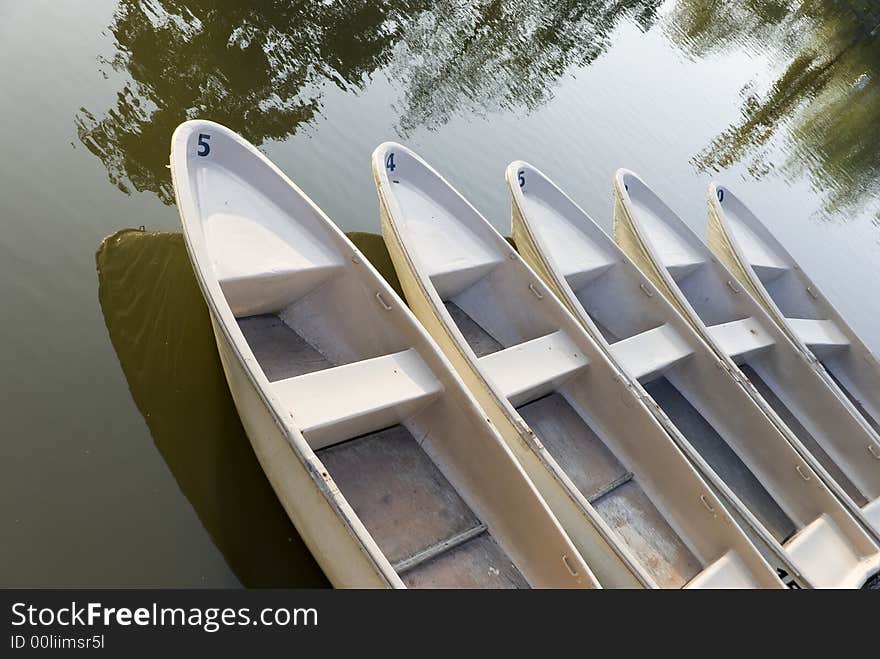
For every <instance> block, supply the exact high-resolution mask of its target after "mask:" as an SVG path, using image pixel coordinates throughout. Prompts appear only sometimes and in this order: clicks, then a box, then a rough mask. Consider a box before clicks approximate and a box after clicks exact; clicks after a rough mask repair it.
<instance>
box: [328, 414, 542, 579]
mask: <svg viewBox="0 0 880 659" xmlns="http://www.w3.org/2000/svg"><path fill="white" fill-rule="evenodd" d="M317 455H318V457H319V458H320V459H321V461H322V462H323V463H324V466H325V467H326V468H327V470H328V471H329V472H330V475H331V476H332V477H333V480H334V481H335V482H336V484H337V485H338V486H339V489H340V490H341V491H342V494H343V496H345V498H346V500H347V501H348V502H349V504H350V505H351V507H352V508H353V509H354V511H355V513H356V514H357V515H358V517H359V518H360V520H361V521H362V522H363V523H364V526H366V528H367V530H368V531H369V532H370V534H371V535H372V536H373V539H374V540H375V541H376V543H377V544H378V545H379V548H380V549H381V550H382V552H383V553H384V554H385V556H387V557H388V560H389V561H390V562H391V564H392V565H395V567H396V569H397V570H398V573H400V575H401V578H402V579H403V580H404V582H405V583H407V584H410V585H413V586H414V587H422V586H424V587H444V588H453V587H456V588H458V587H465V586H467V585H471V586H473V587H477V588H499V587H528V584H527V582H526V581H525V579H524V578H523V576H522V575H521V574H520V573H519V571H518V570H517V568H516V567H515V566H514V565H513V563H512V561H511V560H510V559H509V558H508V557H507V556H506V555H505V553H504V551H503V550H502V549H501V547H499V546H498V545H497V544H496V543H495V541H494V540H493V539H492V537H491V535H490V534H489V532H488V531H487V530H486V527H485V526H484V525H483V524H482V522H481V521H480V520H479V519H478V518H477V516H476V515H475V514H474V512H473V511H472V510H471V509H470V508H469V507H468V505H467V504H466V503H465V502H464V500H463V499H462V498H461V497H460V496H459V494H458V493H457V492H456V491H455V489H454V488H453V487H452V485H451V484H450V483H449V481H448V480H446V478H445V477H444V476H443V474H442V473H441V472H440V470H439V469H438V468H437V466H436V465H435V464H434V463H433V461H432V460H431V459H430V458H429V457H428V455H427V454H426V453H425V452H424V451H423V450H422V448H421V447H420V446H419V445H418V443H417V442H416V440H415V438H414V437H413V436H412V435H411V434H410V432H409V430H407V429H406V428H405V427H404V426H400V425H397V426H392V427H391V428H386V429H384V430H380V431H378V432H374V433H370V434H368V435H363V436H361V437H356V438H354V439H351V440H348V441H346V442H343V443H341V444H335V445H333V446H328V447H327V448H324V449H321V450H319V451H317Z"/></svg>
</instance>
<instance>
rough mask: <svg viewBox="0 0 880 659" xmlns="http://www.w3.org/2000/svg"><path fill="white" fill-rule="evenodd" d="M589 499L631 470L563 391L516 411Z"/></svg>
mask: <svg viewBox="0 0 880 659" xmlns="http://www.w3.org/2000/svg"><path fill="white" fill-rule="evenodd" d="M517 411H518V412H519V413H520V414H521V415H522V417H523V419H525V421H526V423H528V424H529V426H531V428H532V430H534V431H535V434H536V435H537V436H538V439H540V440H541V442H542V443H543V444H544V446H545V447H546V448H547V450H548V451H549V452H550V455H552V456H553V459H554V460H556V462H558V463H559V466H560V467H562V470H563V471H564V472H565V473H566V474H567V475H568V477H569V478H571V480H572V482H574V484H575V487H577V489H578V490H580V492H581V494H583V495H584V496H585V497H586V498H587V499H590V498H591V497H593V496H595V495H596V494H598V493H600V492H602V491H605V490H606V489H607V487H608V486H609V485H610V484H612V483H614V482H616V481H620V480H621V479H623V478H624V477H625V476H626V475H627V474H628V473H629V472H628V470H627V469H626V467H624V466H623V465H622V464H621V463H620V461H619V460H618V459H617V458H616V457H615V456H614V454H613V453H612V452H611V451H610V450H608V447H606V446H605V444H604V443H602V440H601V439H599V437H598V435H596V433H595V432H593V430H592V428H590V426H588V425H587V424H586V423H585V422H584V420H583V419H582V418H581V417H580V415H579V414H578V413H577V412H575V410H574V409H573V408H572V407H571V405H569V403H568V401H566V400H565V398H563V397H562V396H561V395H560V394H557V393H554V394H550V395H549V396H545V397H544V398H539V399H538V400H536V401H534V402H531V403H528V404H527V405H523V406H522V407H520V408H518V410H517Z"/></svg>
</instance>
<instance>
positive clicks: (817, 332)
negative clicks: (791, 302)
mask: <svg viewBox="0 0 880 659" xmlns="http://www.w3.org/2000/svg"><path fill="white" fill-rule="evenodd" d="M785 321H786V322H787V323H788V326H789V327H790V328H791V330H792V331H793V332H794V334H795V336H797V337H798V338H799V339H800V340H801V342H802V343H803V344H804V345H806V346H807V347H808V348H810V349H811V350H812V351H813V352H814V353H816V355H817V356H819V357H824V356H826V355H827V354H829V353H832V352H835V351H837V350H841V349H843V348H846V347H847V346H848V345H849V339H848V338H846V334H844V333H843V332H841V331H840V328H839V327H838V326H837V324H836V323H834V321H831V320H811V319H808V318H786V319H785Z"/></svg>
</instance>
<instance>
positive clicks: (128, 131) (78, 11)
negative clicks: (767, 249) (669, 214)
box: [0, 0, 880, 586]
mask: <svg viewBox="0 0 880 659" xmlns="http://www.w3.org/2000/svg"><path fill="white" fill-rule="evenodd" d="M878 25H880V10H878V9H877V8H876V3H873V2H868V1H867V0H850V1H848V2H847V1H842V0H841V1H839V2H833V1H825V2H820V1H813V2H811V1H809V0H807V1H799V2H796V1H794V0H790V1H789V0H770V1H768V2H752V1H750V0H732V1H730V2H723V3H722V2H715V1H711V0H678V1H674V0H669V1H667V2H661V1H659V0H623V1H620V0H618V1H615V2H611V1H610V0H605V1H602V0H592V1H590V0H588V1H586V2H585V1H583V0H581V1H577V2H576V1H573V0H571V1H564V0H562V1H559V2H552V3H532V2H526V1H525V0H510V1H506V2H485V1H478V2H460V1H459V2H452V1H443V0H441V1H440V2H426V1H422V0H411V1H403V2H366V1H341V2H329V3H321V2H296V1H284V2H282V1H275V2H263V3H245V2H232V1H231V0H210V1H209V0H150V1H142V0H90V2H79V3H59V2H52V1H51V0H0V62H2V66H0V89H2V93H0V117H2V121H0V154H2V155H0V223H2V224H0V227H2V232H0V300H3V302H4V305H3V309H4V314H3V320H4V322H3V323H0V345H2V346H3V348H2V349H0V373H2V374H3V376H4V377H3V378H2V379H0V413H2V419H3V423H2V426H0V427H2V436H3V439H4V441H3V443H2V446H3V449H2V451H3V453H2V460H0V483H2V485H0V488H2V490H0V507H2V508H0V523H2V524H3V529H4V533H3V540H4V541H3V543H0V566H2V567H0V585H3V586H48V585H56V586H72V585H84V586H85V585H89V586H231V585H238V584H242V585H246V586H267V585H275V586H286V585H298V584H299V585H320V584H322V583H323V577H322V575H321V574H320V571H319V570H318V569H317V567H316V565H315V563H314V561H313V560H312V559H311V557H310V556H309V554H308V552H307V551H306V549H305V548H304V547H303V545H302V543H301V541H300V540H299V539H298V537H297V536H296V533H295V531H294V530H293V528H292V527H291V525H290V523H289V522H288V521H287V518H286V517H285V516H284V513H283V511H282V510H281V507H280V505H278V504H277V502H276V500H275V498H274V495H273V494H272V491H271V489H270V488H269V486H268V485H267V483H266V482H265V479H264V478H263V477H262V474H261V472H260V471H259V467H258V465H257V463H256V460H255V458H254V457H253V454H252V452H251V451H250V447H249V445H248V444H247V443H246V441H244V439H243V435H242V431H241V426H240V424H239V422H238V419H237V417H236V415H235V412H234V409H233V408H232V405H231V399H230V397H229V394H228V392H227V390H226V386H225V382H224V380H223V377H222V372H220V370H219V366H218V362H217V359H216V356H215V352H214V346H213V344H212V343H211V342H210V332H209V330H208V325H207V317H206V316H205V312H204V307H203V306H202V305H201V300H200V296H199V294H198V290H197V288H196V287H195V284H194V281H193V280H192V275H191V273H190V272H189V271H188V269H187V267H188V266H187V263H186V260H185V254H184V251H183V248H182V240H181V238H180V236H179V235H178V234H173V233H167V232H175V231H177V230H178V226H179V225H178V219H177V214H176V210H175V209H174V207H173V205H171V202H172V198H171V197H172V195H171V185H170V180H169V177H168V170H167V168H166V164H167V161H168V147H169V137H170V134H171V131H172V130H173V129H174V127H175V126H176V125H177V124H178V123H179V122H180V121H182V120H184V119H187V118H192V117H204V118H209V119H213V120H216V121H220V122H222V123H225V124H226V125H228V126H229V127H231V128H232V129H234V130H237V131H239V132H241V133H242V134H243V135H244V136H245V137H247V138H248V139H250V140H252V141H254V142H255V143H257V144H259V145H261V147H262V148H263V149H264V150H265V152H266V153H267V154H268V155H269V156H270V157H271V158H272V159H273V160H275V162H276V163H277V164H278V165H279V166H280V167H281V168H282V169H283V170H284V171H285V172H286V173H288V174H289V175H290V176H291V177H292V178H293V179H294V180H296V181H297V183H298V184H299V185H300V186H301V187H302V188H303V189H304V190H305V191H306V192H307V193H308V194H309V195H311V196H312V198H313V199H314V200H315V201H316V202H317V203H318V204H319V205H321V206H322V207H323V208H324V210H325V211H326V212H327V213H328V214H329V215H330V216H331V217H332V218H334V219H335V220H336V221H337V222H338V223H339V224H340V226H342V227H343V228H344V229H346V230H348V231H367V232H375V231H377V230H378V210H377V203H376V198H375V191H374V188H373V183H372V179H371V175H370V171H369V155H370V152H371V150H372V149H373V147H374V146H375V145H376V144H378V143H379V142H381V141H383V140H386V139H396V140H400V141H405V142H407V143H408V144H409V145H410V146H412V147H414V148H415V149H416V150H417V151H419V152H420V153H421V154H422V155H423V156H424V157H426V158H427V159H428V160H429V161H431V162H432V163H433V164H434V165H435V166H436V167H437V168H438V169H439V170H440V171H441V172H442V173H444V174H445V175H446V176H447V177H448V178H449V179H450V180H451V181H452V183H453V184H455V185H456V186H458V187H459V189H460V190H461V191H462V192H463V193H464V194H465V195H466V196H468V197H469V198H470V200H471V201H472V202H473V203H474V204H475V205H476V206H477V207H478V208H479V209H480V210H482V211H483V212H484V213H485V214H486V216H487V217H488V218H489V219H490V220H491V221H492V222H493V223H494V224H495V225H496V226H497V227H498V228H499V229H501V230H502V231H504V232H505V233H508V232H509V216H508V212H509V209H508V201H507V193H506V190H505V188H504V185H503V180H502V175H503V171H504V167H505V166H506V164H507V163H508V162H509V161H510V160H513V159H516V158H522V159H526V160H529V161H531V162H532V163H533V164H535V165H537V166H538V167H540V168H542V169H543V170H545V171H546V172H547V173H548V174H549V175H550V176H551V177H552V178H554V179H555V180H556V181H557V183H559V184H560V185H561V186H562V187H563V188H564V189H566V190H567V191H568V192H569V194H571V195H572V196H573V197H574V198H575V200H577V201H578V202H579V203H580V204H581V205H582V206H584V207H585V208H586V209H587V210H588V211H589V212H590V213H591V214H593V216H594V217H595V218H596V219H597V220H599V221H600V222H601V223H602V224H603V225H604V226H605V227H606V228H608V227H610V222H611V176H612V173H613V171H614V169H615V168H617V167H620V166H626V167H629V168H631V169H634V170H636V171H637V172H639V173H640V174H641V175H642V176H643V177H644V178H645V179H646V180H647V181H648V182H649V183H650V184H651V185H652V186H653V187H655V189H656V190H657V191H658V192H659V193H660V194H661V195H662V196H664V197H665V199H666V200H667V202H668V203H669V204H670V205H671V206H672V207H673V208H675V209H676V210H677V211H679V212H680V213H681V214H682V216H683V217H684V218H685V219H686V220H687V221H688V222H689V223H690V224H691V226H692V227H694V228H695V229H697V230H698V231H700V232H701V233H702V232H703V228H704V225H705V188H706V184H707V183H708V182H709V180H710V179H711V178H713V177H716V178H718V179H719V180H721V181H723V182H724V183H726V184H727V185H729V186H731V187H733V188H734V189H735V190H736V191H737V192H738V193H739V194H740V196H742V197H744V198H745V199H746V200H747V201H748V202H750V204H751V205H752V206H753V207H754V209H755V210H756V211H757V212H758V213H759V215H760V216H761V217H763V218H764V219H765V221H766V222H767V224H768V225H769V226H770V228H771V229H772V230H773V231H774V232H775V233H776V234H777V235H778V236H779V237H780V239H781V240H782V241H783V243H784V244H786V245H787V246H788V248H789V249H790V251H791V252H792V253H793V254H794V256H795V257H796V258H797V259H799V260H800V262H801V263H802V265H803V266H804V267H805V269H806V270H808V272H810V273H811V275H812V276H813V278H814V279H815V280H816V281H817V283H818V284H819V286H820V287H821V288H822V289H823V290H824V292H825V293H826V294H827V295H828V296H829V297H830V298H831V300H832V301H833V302H834V303H835V304H836V305H837V306H838V308H839V309H840V310H841V312H842V313H843V314H844V315H845V316H846V317H847V318H848V319H849V320H850V322H851V323H852V325H853V326H854V327H855V328H856V330H858V331H860V332H861V333H862V334H863V336H864V337H865V339H866V340H867V342H868V344H869V345H870V346H871V347H872V348H873V349H874V350H875V351H880V295H878V293H877V285H878V282H880V199H878V187H880V183H878V181H880V148H878V147H877V145H878V144H880V36H878V35H877V33H878V31H880V30H878ZM141 225H143V226H145V227H146V229H147V230H148V231H146V232H123V233H120V234H116V235H114V236H112V237H111V238H109V239H108V240H107V241H103V239H104V238H105V236H108V235H110V234H115V232H117V231H118V230H120V229H123V228H125V227H138V226H141ZM359 240H365V241H370V240H371V239H370V238H365V237H360V238H359ZM102 241H103V242H102ZM364 244H369V245H370V247H371V249H373V248H376V247H379V246H378V245H375V244H373V243H371V242H370V243H364ZM96 250H97V256H96V254H95V252H96ZM373 254H374V255H377V256H379V257H381V251H378V252H376V251H374V252H373ZM96 260H97V266H98V267H97V274H96V267H95V266H96Z"/></svg>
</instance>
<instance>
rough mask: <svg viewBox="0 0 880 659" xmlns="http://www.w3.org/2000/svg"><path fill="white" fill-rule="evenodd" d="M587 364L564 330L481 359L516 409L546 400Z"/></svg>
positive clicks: (490, 377)
mask: <svg viewBox="0 0 880 659" xmlns="http://www.w3.org/2000/svg"><path fill="white" fill-rule="evenodd" d="M587 363H588V362H587V358H586V357H585V356H584V355H583V354H581V352H580V350H579V349H578V348H577V346H575V344H574V343H573V342H572V340H571V339H570V338H569V337H568V336H567V335H566V334H565V333H564V332H562V331H561V330H560V331H556V332H553V333H551V334H547V335H546V336H542V337H539V338H537V339H532V340H531V341H525V342H523V343H519V344H517V345H515V346H511V347H509V348H505V349H504V350H499V351H498V352H493V353H492V354H489V355H486V356H485V357H481V358H480V365H481V366H482V367H483V368H485V370H486V373H487V375H488V377H489V379H490V380H491V381H492V382H493V383H494V384H495V385H496V386H497V387H498V388H499V389H500V390H501V391H502V392H503V394H504V396H505V397H506V398H507V399H508V400H510V402H511V404H512V405H514V406H517V405H522V404H523V403H526V402H528V401H530V400H535V399H536V398H540V397H541V396H545V395H546V394H548V393H550V392H551V391H553V390H554V389H556V388H558V387H559V385H561V384H562V383H563V382H564V381H565V380H567V379H568V378H570V377H572V376H573V375H574V374H575V373H577V372H578V371H580V370H581V369H583V368H586V366H587Z"/></svg>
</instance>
